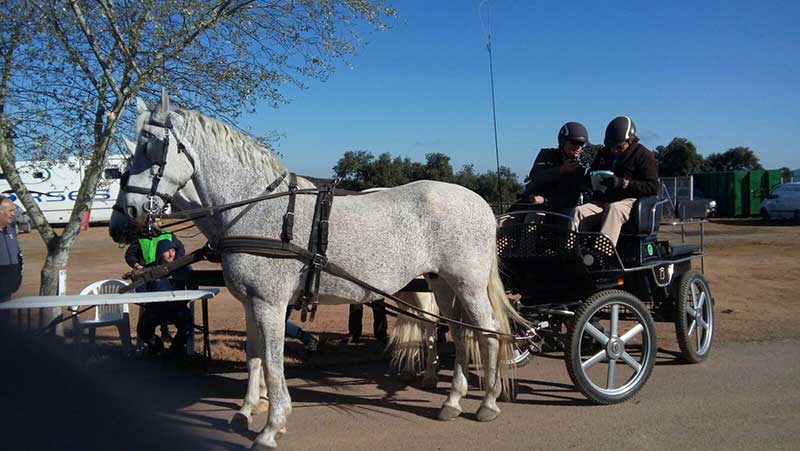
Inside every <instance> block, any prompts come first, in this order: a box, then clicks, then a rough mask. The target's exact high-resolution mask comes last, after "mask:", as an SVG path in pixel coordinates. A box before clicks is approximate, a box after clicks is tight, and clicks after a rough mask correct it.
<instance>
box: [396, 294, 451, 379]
mask: <svg viewBox="0 0 800 451" xmlns="http://www.w3.org/2000/svg"><path fill="white" fill-rule="evenodd" d="M397 297H399V298H400V299H402V300H404V301H406V302H408V303H409V304H411V305H414V306H416V307H418V308H420V309H422V310H424V311H426V312H429V313H433V314H434V315H438V314H439V307H438V306H437V305H436V298H435V297H434V296H433V293H417V292H406V291H404V292H400V293H398V294H397ZM398 307H399V308H403V306H402V305H400V306H398ZM412 313H415V314H418V313H416V312H412ZM430 319H433V318H430ZM435 333H436V326H435V325H434V324H431V323H424V322H421V321H419V320H416V319H413V318H410V317H408V316H406V315H397V321H396V322H395V324H394V328H393V329H392V334H391V338H390V340H389V346H390V347H391V348H392V361H391V364H392V367H393V368H395V369H397V370H398V371H399V372H400V373H401V374H416V373H418V372H420V371H422V370H423V369H424V365H425V363H424V362H425V350H426V348H427V342H428V340H429V339H430V338H431V337H432V336H433V335H434V334H435Z"/></svg>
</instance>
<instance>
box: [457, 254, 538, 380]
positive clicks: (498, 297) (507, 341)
mask: <svg viewBox="0 0 800 451" xmlns="http://www.w3.org/2000/svg"><path fill="white" fill-rule="evenodd" d="M496 247H497V244H496V243H494V244H493V245H492V246H491V248H492V250H491V252H492V255H491V268H490V270H489V271H490V272H489V284H488V286H487V288H486V291H487V294H488V295H489V302H490V303H491V306H492V313H493V316H494V321H495V328H496V330H497V332H499V333H501V334H509V335H511V334H514V330H513V328H512V327H511V325H512V323H516V324H519V325H521V326H523V327H524V328H526V329H527V328H528V327H530V323H529V322H528V321H527V320H525V318H523V317H522V316H521V315H520V314H519V312H517V310H516V309H515V308H514V306H512V305H511V302H509V300H508V297H507V296H506V290H505V287H504V286H503V281H502V279H500V269H499V266H498V260H497V248H496ZM465 340H466V345H467V350H468V352H469V355H470V358H471V359H472V361H473V362H474V364H475V366H477V367H482V364H481V361H480V355H481V354H480V352H478V351H479V350H478V343H477V340H475V333H473V332H472V331H470V330H467V333H466V334H465ZM515 349H516V347H515V346H514V340H512V339H511V338H510V337H508V335H506V336H501V337H500V349H499V351H498V356H497V377H498V379H499V381H500V383H501V384H502V387H503V391H505V392H507V393H510V392H511V390H512V389H513V384H512V381H513V379H514V371H515V369H516V368H515V365H514V364H513V363H512V362H513V361H514V360H513V359H514V352H515Z"/></svg>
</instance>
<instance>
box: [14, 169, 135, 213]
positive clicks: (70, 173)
mask: <svg viewBox="0 0 800 451" xmlns="http://www.w3.org/2000/svg"><path fill="white" fill-rule="evenodd" d="M88 164H89V163H88V161H85V160H81V159H78V158H70V159H68V160H67V161H65V162H60V163H49V162H30V161H19V162H17V170H18V171H19V174H20V177H21V178H22V181H23V182H24V183H25V186H27V187H28V190H29V191H30V192H31V195H32V196H33V198H34V200H35V201H36V202H37V203H38V204H39V208H41V210H42V212H43V213H44V216H45V218H46V219H47V222H49V223H50V224H65V223H66V222H67V221H69V216H70V214H71V213H72V208H73V207H74V206H75V198H76V197H77V196H78V190H79V189H80V187H81V181H82V180H83V177H84V173H85V169H86V166H88ZM124 170H125V159H124V158H123V157H121V156H111V157H109V158H108V161H107V162H106V165H105V168H104V169H103V173H102V174H101V175H100V182H99V183H98V184H97V190H96V191H95V195H94V200H93V201H92V213H91V216H90V217H89V221H90V223H102V222H108V221H110V220H111V207H112V206H113V205H114V202H115V201H116V199H117V193H118V192H119V179H120V176H121V175H122V172H123V171H124ZM0 192H2V193H4V194H5V195H7V196H9V197H10V198H11V200H13V201H14V203H15V204H16V205H19V206H20V207H21V208H23V209H24V207H23V206H22V203H21V202H20V201H19V199H17V196H16V195H14V193H13V192H12V191H11V187H10V186H9V184H8V181H7V180H6V178H5V175H4V174H3V173H2V170H0Z"/></svg>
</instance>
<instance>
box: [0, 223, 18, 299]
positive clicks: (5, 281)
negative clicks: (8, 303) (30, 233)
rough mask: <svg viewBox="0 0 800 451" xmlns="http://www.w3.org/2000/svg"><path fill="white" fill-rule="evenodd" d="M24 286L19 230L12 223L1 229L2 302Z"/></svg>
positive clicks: (0, 272) (0, 282) (0, 274)
mask: <svg viewBox="0 0 800 451" xmlns="http://www.w3.org/2000/svg"><path fill="white" fill-rule="evenodd" d="M20 284H22V251H21V250H20V248H19V241H17V228H16V226H15V225H14V224H13V223H12V224H10V225H7V226H6V227H4V228H3V229H0V301H2V300H3V299H5V298H6V297H8V296H10V295H11V294H12V293H14V292H15V291H17V290H18V289H19V286H20Z"/></svg>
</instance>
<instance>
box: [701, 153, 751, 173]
mask: <svg viewBox="0 0 800 451" xmlns="http://www.w3.org/2000/svg"><path fill="white" fill-rule="evenodd" d="M707 162H708V164H707V170H708V171H715V172H722V171H741V170H745V171H749V170H751V169H764V167H763V166H761V163H760V162H759V161H758V157H757V156H756V154H755V152H754V151H753V150H752V149H750V148H749V147H734V148H732V149H728V150H727V151H725V152H723V153H712V154H711V155H709V156H708V158H707Z"/></svg>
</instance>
